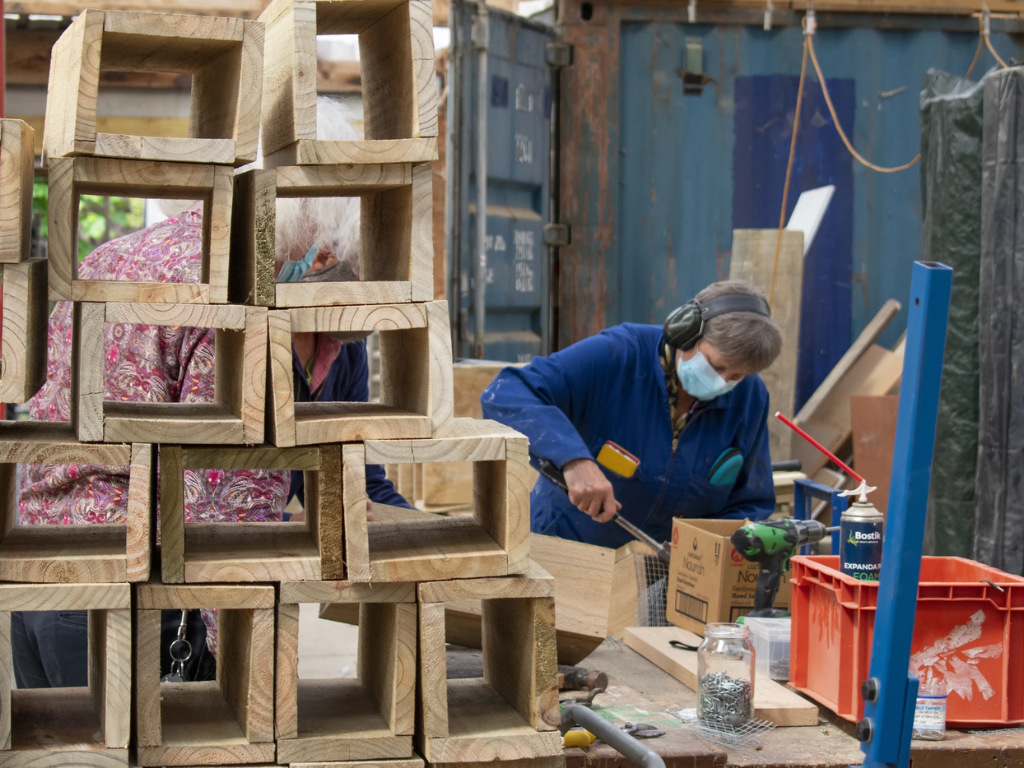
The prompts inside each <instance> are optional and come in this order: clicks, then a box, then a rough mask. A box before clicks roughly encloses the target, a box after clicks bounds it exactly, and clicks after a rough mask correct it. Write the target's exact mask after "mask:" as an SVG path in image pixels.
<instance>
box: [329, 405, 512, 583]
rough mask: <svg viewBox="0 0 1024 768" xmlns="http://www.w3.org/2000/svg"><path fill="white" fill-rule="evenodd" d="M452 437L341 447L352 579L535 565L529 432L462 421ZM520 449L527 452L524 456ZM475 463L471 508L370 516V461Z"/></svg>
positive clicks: (378, 508)
mask: <svg viewBox="0 0 1024 768" xmlns="http://www.w3.org/2000/svg"><path fill="white" fill-rule="evenodd" d="M448 433H449V434H450V435H451V436H449V437H435V438H433V439H430V440H371V441H367V442H366V443H365V444H364V445H345V446H343V447H342V457H343V471H344V480H345V485H344V492H343V499H344V505H345V526H346V540H345V546H346V555H347V564H348V576H347V578H348V579H349V580H351V581H368V582H370V583H373V582H376V581H384V582H392V581H429V580H434V579H446V578H474V577H485V576H504V575H506V574H509V573H519V572H522V571H525V570H526V568H527V566H528V564H529V554H528V553H529V540H528V533H529V527H530V523H529V508H528V503H526V502H525V499H527V498H528V489H527V487H526V485H525V478H526V472H525V464H526V456H525V452H526V444H525V440H526V438H524V437H522V436H520V435H518V434H517V433H516V432H514V431H513V430H511V429H509V428H507V427H504V426H502V425H500V424H496V423H494V422H489V421H476V420H472V419H456V420H454V421H452V422H451V423H450V425H449V428H448ZM521 454H522V455H521ZM460 460H463V461H467V462H468V463H469V464H470V465H471V467H472V469H471V474H470V477H471V478H472V479H471V481H470V482H471V483H472V495H471V497H472V507H471V511H469V512H468V513H454V514H451V515H443V514H433V513H429V512H422V511H419V510H416V509H405V508H402V507H392V506H388V505H385V504H376V503H375V504H374V505H373V520H371V521H369V522H366V520H365V516H366V502H367V499H366V486H365V479H364V478H365V474H361V472H364V471H365V470H364V468H365V466H366V465H367V464H385V465H392V466H393V465H395V464H412V463H425V464H431V465H436V464H461V463H462V462H460Z"/></svg>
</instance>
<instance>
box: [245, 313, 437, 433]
mask: <svg viewBox="0 0 1024 768" xmlns="http://www.w3.org/2000/svg"><path fill="white" fill-rule="evenodd" d="M263 311H266V310H263ZM269 326H270V330H269V334H270V374H269V381H268V387H269V388H270V392H269V395H268V405H267V418H268V422H267V440H268V441H270V442H272V443H273V444H274V445H277V446H279V447H282V448H284V447H291V446H295V445H318V444H321V443H343V442H345V443H347V442H354V441H361V440H387V439H409V438H427V437H430V436H431V435H432V434H436V433H437V432H438V431H439V430H441V429H443V428H444V426H445V425H446V424H447V423H448V422H449V421H450V420H451V416H452V397H451V390H452V387H451V381H452V378H451V377H452V346H451V335H450V333H449V329H448V303H447V302H444V301H432V302H427V303H424V304H383V305H367V306H355V307H309V308H304V309H289V310H280V309H279V310H271V311H270V319H269ZM372 331H379V332H380V378H381V382H380V402H379V403H357V402H338V403H334V402H313V403H297V402H295V392H294V386H295V384H294V379H293V374H292V339H291V337H292V334H293V333H332V334H337V335H339V336H340V337H341V338H344V339H349V340H352V339H361V338H364V337H366V336H367V335H369V334H370V332H372Z"/></svg>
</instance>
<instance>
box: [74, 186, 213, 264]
mask: <svg viewBox="0 0 1024 768" xmlns="http://www.w3.org/2000/svg"><path fill="white" fill-rule="evenodd" d="M76 198H77V210H78V218H77V222H78V226H77V230H76V231H77V233H78V245H77V251H76V254H75V255H76V258H77V262H76V266H75V273H74V274H75V279H76V280H81V281H83V282H95V281H96V278H87V277H84V276H82V275H80V274H79V269H80V268H81V262H82V260H83V259H85V258H86V257H87V256H89V254H91V253H92V252H93V251H95V250H96V249H97V248H99V247H100V246H102V245H105V244H106V243H109V242H110V241H111V240H116V239H118V238H121V237H125V236H127V235H132V234H135V233H136V232H139V231H141V230H143V229H146V227H147V221H150V222H151V224H155V223H157V222H159V221H163V220H166V219H170V218H179V217H180V216H181V215H183V214H184V213H185V211H187V210H188V209H189V208H191V207H192V206H193V205H197V204H201V206H202V207H201V209H200V213H201V215H203V216H204V218H205V214H206V212H207V211H208V210H209V205H208V204H209V202H210V195H205V196H197V197H188V196H185V197H182V198H177V197H175V198H164V200H168V201H169V202H168V203H166V204H163V202H164V201H163V200H162V199H161V198H156V197H138V196H125V195H120V194H109V193H105V194H88V193H85V192H82V191H79V192H78V193H77V194H76ZM203 239H204V241H205V242H206V244H207V246H208V245H209V237H208V233H207V232H205V231H204V236H203ZM177 247H178V248H183V247H187V246H186V245H185V244H180V245H179V246H177ZM148 258H149V257H147V256H140V255H138V254H137V253H132V258H131V259H129V260H127V261H115V260H114V259H108V260H106V262H105V263H102V264H96V263H93V264H91V266H92V267H93V269H96V268H99V270H100V272H101V273H102V274H104V275H107V274H109V273H110V271H111V270H114V274H113V275H111V276H110V277H106V276H104V277H103V278H101V281H105V280H113V281H132V280H135V279H136V278H135V277H134V274H136V273H135V270H133V267H134V266H135V265H136V262H138V263H140V264H141V265H142V266H146V264H147V259H148ZM90 261H94V260H90ZM209 261H210V260H209V249H208V248H204V249H203V254H202V259H201V261H200V269H198V270H195V271H193V272H192V273H191V274H189V272H186V271H185V270H183V269H172V266H173V265H172V264H170V263H168V264H167V265H166V267H165V270H164V271H165V272H168V273H171V274H170V277H169V279H168V282H182V283H209V280H210V275H209V271H210V270H209ZM204 270H205V271H204ZM92 274H96V273H95V272H92Z"/></svg>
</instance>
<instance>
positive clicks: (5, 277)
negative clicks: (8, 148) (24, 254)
mask: <svg viewBox="0 0 1024 768" xmlns="http://www.w3.org/2000/svg"><path fill="white" fill-rule="evenodd" d="M0 130H2V129H0ZM0 173H2V171H0ZM2 178H3V177H2V176H0V179H2ZM0 189H3V183H2V182H0ZM0 197H2V193H0ZM0 211H3V209H2V208H0ZM2 215H3V214H2V213H0V216H2ZM0 286H2V290H3V300H2V305H3V331H2V344H3V359H2V362H0V403H24V402H25V401H27V400H28V399H29V398H31V397H32V396H33V395H34V394H35V393H36V392H38V391H39V388H40V387H41V386H43V383H44V382H45V381H46V353H47V347H46V333H47V321H48V319H49V310H50V306H49V304H48V303H47V301H46V259H29V260H28V261H24V262H22V263H20V264H0Z"/></svg>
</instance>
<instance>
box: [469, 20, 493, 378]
mask: <svg viewBox="0 0 1024 768" xmlns="http://www.w3.org/2000/svg"><path fill="white" fill-rule="evenodd" d="M490 30H491V26H490V23H489V19H488V18H487V6H486V5H484V3H482V2H481V3H479V4H478V6H477V13H476V16H475V17H474V18H473V47H474V49H475V50H476V78H477V80H476V259H477V260H476V281H475V282H476V284H475V286H474V288H475V290H474V296H473V315H474V325H475V327H474V329H473V330H474V344H473V346H474V350H473V352H474V354H473V356H474V357H475V358H477V359H478V360H482V359H483V357H484V324H485V321H486V318H487V109H488V106H489V103H490V99H489V98H488V96H489V93H490V89H489V88H488V87H487V86H488V77H487V50H488V48H489V47H490V36H491V33H490Z"/></svg>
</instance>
